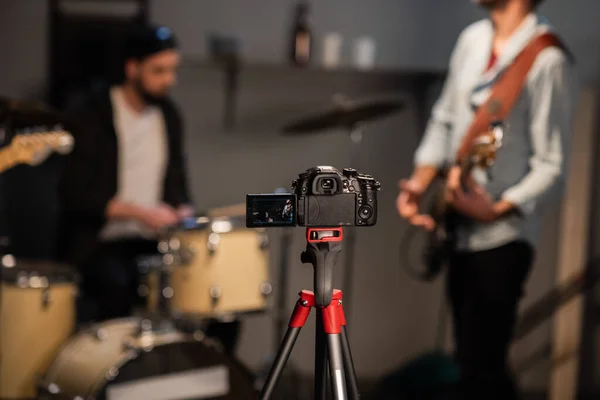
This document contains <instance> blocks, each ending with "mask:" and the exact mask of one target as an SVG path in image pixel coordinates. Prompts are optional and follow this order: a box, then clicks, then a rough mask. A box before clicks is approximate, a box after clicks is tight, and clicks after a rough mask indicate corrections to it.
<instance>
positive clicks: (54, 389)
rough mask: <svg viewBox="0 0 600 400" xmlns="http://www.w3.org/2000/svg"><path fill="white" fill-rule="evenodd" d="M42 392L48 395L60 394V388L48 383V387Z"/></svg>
mask: <svg viewBox="0 0 600 400" xmlns="http://www.w3.org/2000/svg"><path fill="white" fill-rule="evenodd" d="M44 390H45V391H47V392H48V393H50V394H59V393H60V387H59V386H58V385H57V384H56V383H54V382H50V383H49V384H48V385H46V387H45V388H44Z"/></svg>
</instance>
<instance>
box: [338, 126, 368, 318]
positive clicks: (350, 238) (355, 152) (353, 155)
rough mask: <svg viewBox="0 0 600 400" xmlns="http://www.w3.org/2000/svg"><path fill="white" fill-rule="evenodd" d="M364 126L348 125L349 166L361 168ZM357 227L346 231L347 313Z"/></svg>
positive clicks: (345, 290)
mask: <svg viewBox="0 0 600 400" xmlns="http://www.w3.org/2000/svg"><path fill="white" fill-rule="evenodd" d="M363 132H364V127H363V125H362V124H358V123H355V124H352V125H349V126H348V133H349V137H350V141H351V143H352V149H351V152H350V164H349V166H350V167H352V168H355V169H359V166H358V159H359V158H360V151H361V147H360V146H361V144H362V138H363ZM355 230H356V228H355V227H350V228H349V229H347V230H346V231H345V239H346V251H345V253H346V254H345V256H344V285H343V287H344V295H345V296H344V297H345V300H344V305H345V309H346V312H347V313H350V312H351V305H352V302H351V300H352V295H353V288H354V256H355V244H356V231H355Z"/></svg>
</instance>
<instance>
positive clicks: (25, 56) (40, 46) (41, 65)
mask: <svg viewBox="0 0 600 400" xmlns="http://www.w3.org/2000/svg"><path fill="white" fill-rule="evenodd" d="M47 10H48V5H47V2H46V1H39V0H23V1H21V0H8V1H2V2H0V49H2V57H1V58H0V96H13V97H26V98H29V97H40V95H41V94H42V92H43V91H44V90H45V86H46V75H47V74H46V73H47V63H46V58H47V57H46V55H47V48H48V47H47V42H46V36H47V34H48V22H47V18H46V16H47Z"/></svg>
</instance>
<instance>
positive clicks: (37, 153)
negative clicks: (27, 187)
mask: <svg viewBox="0 0 600 400" xmlns="http://www.w3.org/2000/svg"><path fill="white" fill-rule="evenodd" d="M73 145H74V140H73V136H72V135H71V134H70V133H69V132H67V131H65V130H62V129H60V128H57V129H54V130H43V131H35V132H31V133H19V134H16V135H15V136H14V138H13V139H12V141H11V143H10V145H9V146H8V148H9V149H10V152H11V154H12V157H13V159H14V160H15V161H17V162H19V163H24V164H29V165H31V166H35V165H39V164H41V163H42V162H44V161H45V160H46V159H47V158H48V157H49V156H50V155H51V154H52V152H56V153H59V154H63V155H64V154H68V153H70V152H71V151H72V150H73Z"/></svg>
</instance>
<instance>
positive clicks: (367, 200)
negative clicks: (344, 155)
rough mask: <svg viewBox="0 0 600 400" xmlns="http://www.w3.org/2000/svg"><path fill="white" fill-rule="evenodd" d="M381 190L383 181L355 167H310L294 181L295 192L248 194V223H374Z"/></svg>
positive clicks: (316, 225) (317, 225) (257, 225)
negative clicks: (339, 169) (339, 168)
mask: <svg viewBox="0 0 600 400" xmlns="http://www.w3.org/2000/svg"><path fill="white" fill-rule="evenodd" d="M379 190H381V184H380V182H378V181H376V180H375V179H374V178H373V177H372V176H371V175H366V174H361V173H359V172H358V171H356V170H355V169H352V168H344V169H343V171H342V172H341V173H340V172H339V171H338V170H337V169H335V168H334V167H329V166H321V167H314V168H310V169H308V170H307V171H306V172H303V173H301V174H299V176H298V179H296V180H295V181H294V182H293V183H292V193H285V194H249V195H247V196H246V226H247V227H248V228H262V227H277V226H306V227H313V228H329V227H339V226H373V225H375V224H376V223H377V192H378V191H379Z"/></svg>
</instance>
